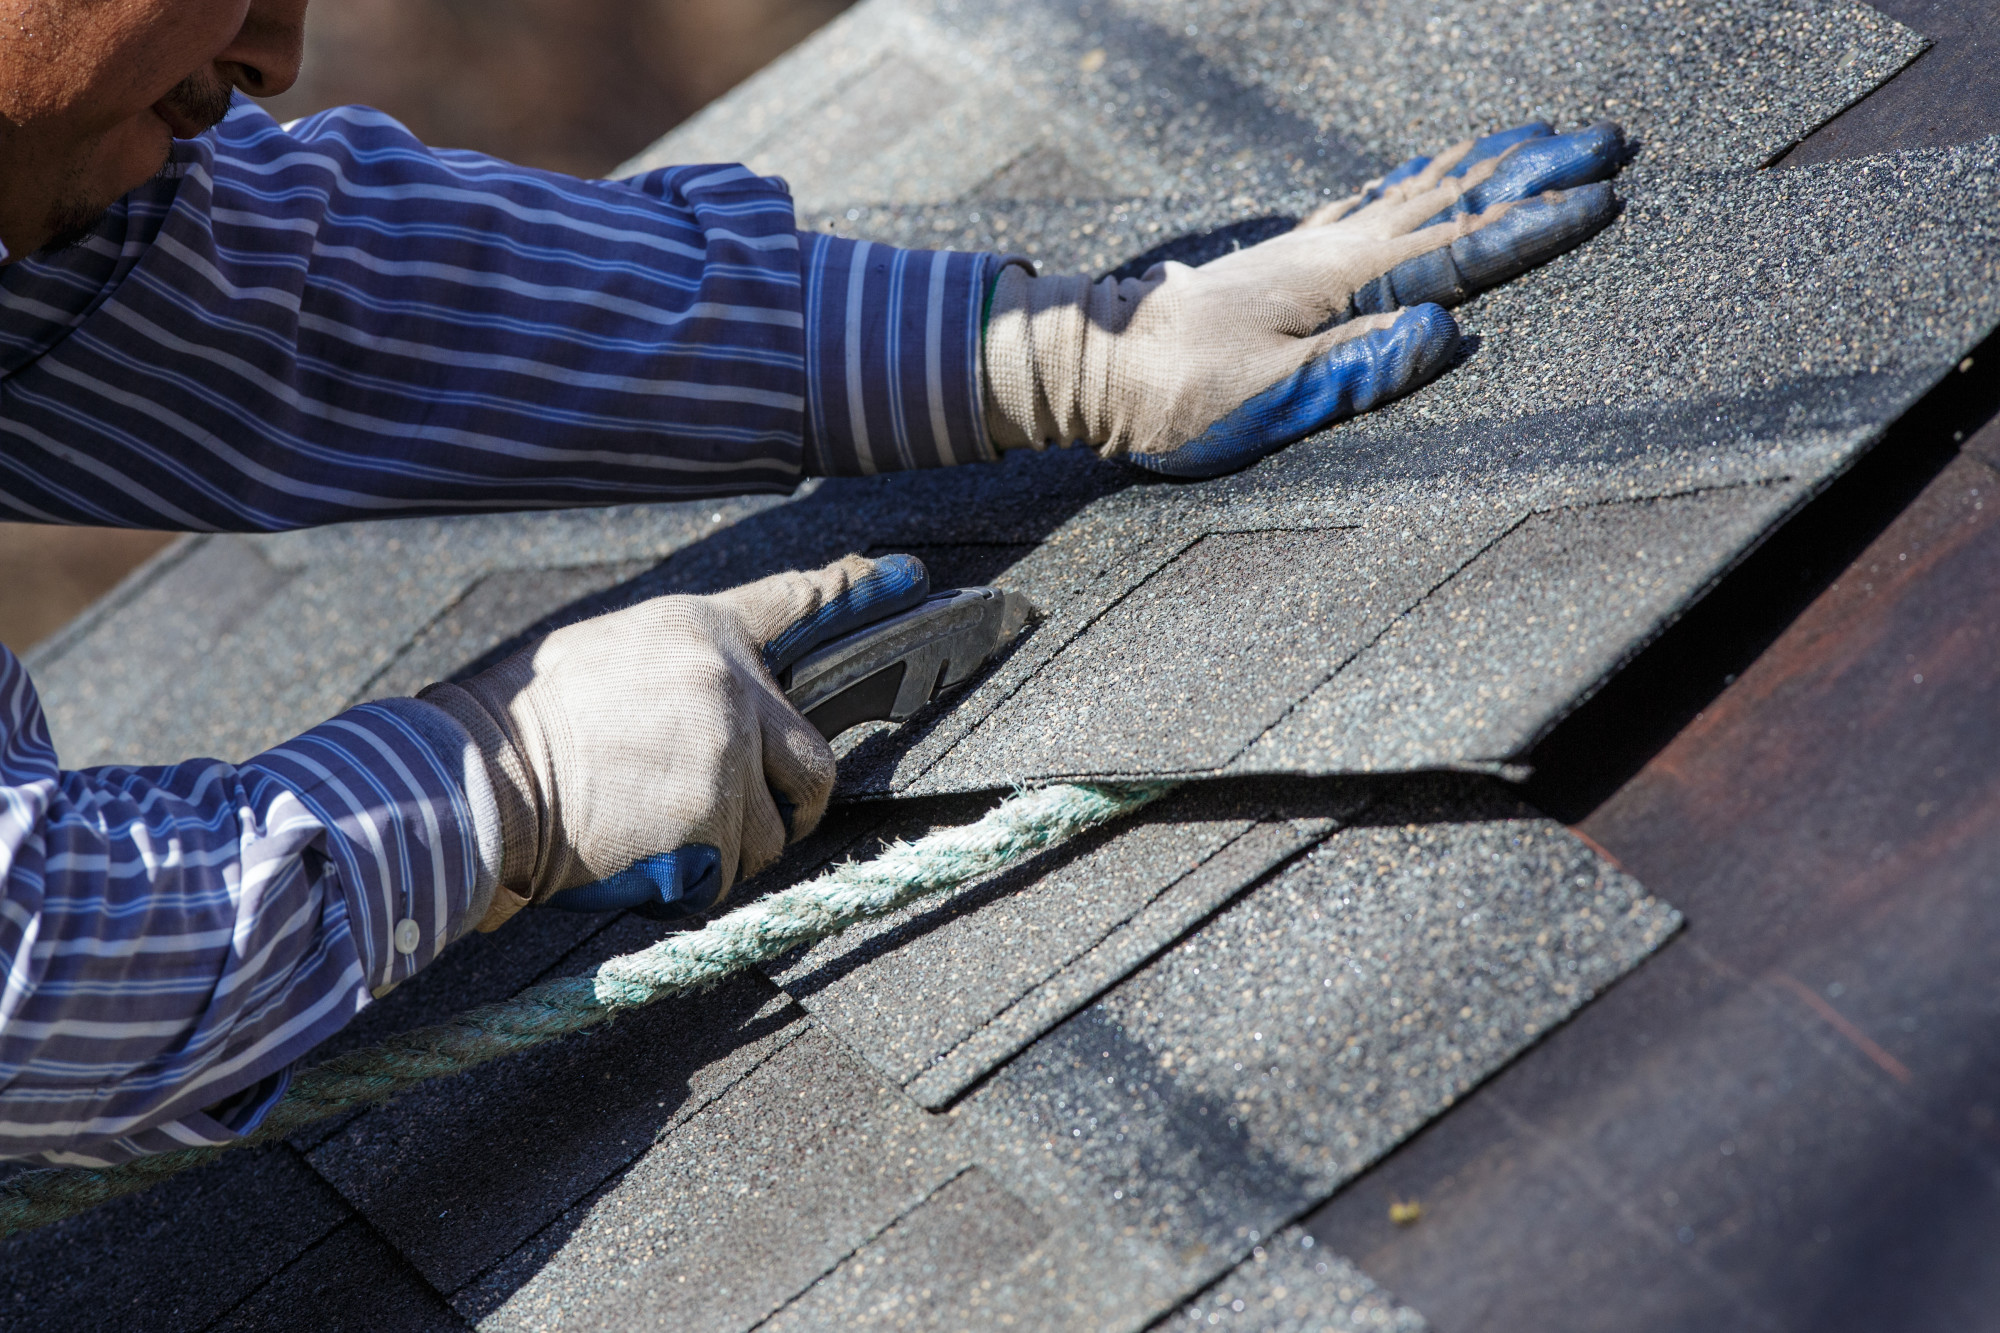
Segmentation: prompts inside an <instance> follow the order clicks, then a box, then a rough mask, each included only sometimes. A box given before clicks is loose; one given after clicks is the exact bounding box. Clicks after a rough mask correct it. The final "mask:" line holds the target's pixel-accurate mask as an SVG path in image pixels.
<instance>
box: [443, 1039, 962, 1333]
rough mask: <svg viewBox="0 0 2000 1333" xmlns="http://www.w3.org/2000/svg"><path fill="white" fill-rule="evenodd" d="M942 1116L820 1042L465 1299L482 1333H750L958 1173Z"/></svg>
mask: <svg viewBox="0 0 2000 1333" xmlns="http://www.w3.org/2000/svg"><path fill="white" fill-rule="evenodd" d="M963 1165H964V1162H963V1161H962V1159H961V1158H960V1156H959V1155H958V1152H957V1151H956V1150H955V1149H954V1147H953V1145H952V1144H951V1143H950V1141H949V1139H948V1137H947V1136H946V1135H945V1134H943V1133H942V1132H941V1131H940V1129H939V1127H938V1126H936V1125H934V1124H932V1123H931V1118H930V1117H929V1116H927V1115H925V1113H924V1112H922V1111H920V1110H918V1109H917V1108H916V1107H915V1106H913V1105H911V1104H910V1102H909V1101H908V1100H907V1099H906V1098H904V1097H903V1096H902V1095H901V1094H899V1093H896V1092H894V1091H892V1090H891V1089H889V1088H887V1087H885V1086H884V1085H883V1084H882V1083H881V1082H880V1081H879V1080H877V1079H875V1078H874V1077H873V1076H872V1075H870V1074H869V1073H867V1072H866V1070H865V1068H863V1067H862V1066H860V1065H857V1064H856V1063H854V1062H853V1061H852V1060H851V1059H850V1058H849V1057H848V1056H847V1055H845V1054H844V1053H843V1052H842V1051H841V1050H840V1048H839V1046H838V1044H836V1043H835V1042H833V1041H832V1040H830V1039H829V1038H827V1037H825V1036H824V1035H822V1034H819V1033H808V1034H807V1035H805V1036H804V1037H802V1038H800V1039H799V1040H797V1041H793V1042H791V1043H790V1044H788V1045H786V1046H785V1048H784V1049H783V1050H781V1051H779V1052H778V1053H777V1054H776V1055H774V1056H773V1057H772V1058H771V1059H770V1060H768V1061H766V1062H765V1063H764V1064H762V1065H760V1066H759V1067H758V1068H757V1070H756V1071H755V1072H754V1073H753V1074H752V1075H751V1076H750V1077H749V1078H747V1079H745V1080H744V1081H743V1082H742V1083H740V1084H739V1085H737V1086H736V1087H735V1088H733V1089H731V1090H730V1092H729V1093H727V1094H726V1095H724V1096H723V1097H722V1098H721V1099H720V1100H718V1101H716V1102H715V1103H714V1104H712V1105H710V1106H708V1107H706V1108H705V1109H704V1110H703V1111H702V1112H701V1113H700V1114H698V1115H696V1116H695V1117H694V1118H692V1119H691V1120H689V1121H687V1122H686V1123H685V1124H683V1125H681V1126H680V1127H679V1128H678V1129H677V1130H676V1132H675V1133H673V1134H672V1135H670V1136H669V1137H668V1138H667V1139H666V1140H665V1141H664V1142H662V1143H661V1144H660V1145H659V1146H657V1147H655V1148H653V1149H652V1151H650V1152H648V1153H647V1154H646V1155H645V1156H643V1157H641V1158H640V1159H639V1160H638V1161H637V1162H636V1163H634V1164H633V1166H632V1167H631V1168H630V1169H629V1170H627V1171H626V1172H625V1173H624V1174H623V1175H622V1176H620V1177H619V1178H618V1180H616V1181H615V1182H614V1183H612V1184H611V1185H609V1186H607V1187H606V1188H605V1189H604V1190H603V1191H602V1192H601V1193H599V1194H598V1195H596V1196H595V1197H593V1198H591V1199H588V1200H586V1201H585V1202H584V1203H582V1204H579V1205H578V1206H577V1207H576V1208H574V1209H572V1210H570V1211H569V1212H568V1213H566V1214H564V1215H563V1216H562V1217H561V1218H559V1219H557V1221H556V1222H555V1223H554V1224H553V1225H551V1226H550V1227H548V1228H547V1229H545V1230H544V1231H543V1232H542V1233H541V1234H540V1235H538V1236H537V1237H536V1238H535V1239H534V1241H533V1242H531V1243H530V1244H529V1245H527V1246H524V1247H523V1248H522V1249H521V1250H519V1251H517V1252H516V1253H515V1254H514V1255H512V1256H510V1257H509V1258H508V1259H507V1260H506V1261H505V1262H503V1263H502V1264H500V1265H499V1266H498V1267H496V1268H495V1269H493V1270H492V1271H490V1272H488V1273H486V1274H484V1275H483V1276H482V1277H481V1278H480V1279H479V1280H478V1281H477V1282H476V1283H474V1284H473V1285H472V1286H470V1287H468V1288H466V1289H465V1290H464V1291H462V1292H460V1293H459V1294H458V1295H457V1296H456V1297H455V1298H454V1304H455V1305H456V1306H457V1307H458V1308H459V1310H460V1311H461V1312H462V1313H464V1314H466V1315H467V1316H468V1317H470V1318H475V1319H477V1320H478V1321H479V1323H480V1326H481V1327H482V1328H489V1329H493V1330H496V1331H498V1330H506V1329H515V1328H533V1327H542V1326H545V1325H547V1324H552V1323H556V1322H558V1321H559V1320H562V1321H570V1322H578V1323H582V1324H584V1325H586V1326H588V1327H591V1328H600V1329H627V1328H673V1327H679V1328H713V1329H723V1328H741V1327H745V1326H747V1325H749V1324H751V1323H753V1322H755V1321H756V1320H758V1319H761V1318H763V1317H764V1316H766V1315H768V1314H769V1313H771V1312H772V1311H774V1310H776V1309H777V1308H778V1307H779V1306H781V1305H782V1304H783V1303H784V1302H785V1301H787V1300H788V1299H790V1298H791V1297H792V1296H793V1295H795V1294H796V1293H798V1292H800V1291H802V1290H804V1289H805V1288H806V1287H807V1286H809V1285H810V1284H811V1283H812V1282H813V1281H815V1280H816V1279H817V1278H819V1277H820V1276H821V1275H822V1274H824V1273H826V1272H829V1271H830V1270H832V1269H833V1268H835V1267H836V1266H837V1265H838V1264H839V1263H840V1262H841V1260H842V1259H844V1258H845V1257H846V1256H847V1255H849V1254H850V1253H852V1252H853V1251H854V1250H855V1249H856V1248H858V1247H859V1246H860V1245H862V1244H863V1243H864V1242H866V1241H867V1240H868V1239H869V1238H870V1237H872V1236H875V1235H876V1234H878V1233H879V1232H881V1231H882V1230H883V1229H885V1228H887V1227H889V1226H890V1225H892V1224H893V1223H894V1222H895V1221H896V1219H898V1218H899V1217H902V1216H904V1215H905V1214H907V1213H908V1212H910V1211H911V1210H912V1209H913V1208H915V1207H916V1206H917V1205H918V1204H919V1203H921V1202H922V1201H923V1200H924V1199H925V1198H927V1197H929V1196H930V1195H931V1194H932V1193H933V1192H934V1191H935V1190H936V1189H937V1188H938V1186H940V1185H942V1184H943V1183H944V1182H945V1181H947V1180H949V1179H951V1178H952V1177H953V1176H955V1175H956V1174H958V1172H959V1170H960V1169H961V1168H962V1167H963Z"/></svg>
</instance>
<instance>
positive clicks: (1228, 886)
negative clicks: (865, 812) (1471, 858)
mask: <svg viewBox="0 0 2000 1333" xmlns="http://www.w3.org/2000/svg"><path fill="white" fill-rule="evenodd" d="M1343 799H1344V800H1345V802H1346V805H1347V808H1349V809H1353V808H1358V806H1359V803H1360V802H1359V799H1358V798H1357V797H1355V796H1353V795H1352V794H1347V795H1345V797H1344V798H1343V796H1342V795H1340V794H1329V797H1328V799H1327V800H1326V801H1325V802H1324V803H1323V805H1322V809H1323V810H1326V811H1329V812H1331V811H1337V810H1339V809H1340V808H1341V803H1342V801H1343ZM1297 803H1298V804H1303V802H1297ZM1286 804H1287V802H1286V801H1285V800H1284V799H1283V798H1282V797H1280V796H1278V795H1277V794H1275V793H1271V792H1264V791H1253V792H1244V793H1227V794H1214V793H1207V792H1190V793H1187V794H1185V795H1184V796H1180V797H1175V798H1170V799H1169V800H1167V801H1165V802H1162V803H1161V804H1160V805H1157V806H1154V807H1152V808H1150V809H1148V810H1146V811H1144V812H1142V813H1141V814H1140V815H1138V816H1136V817H1135V818H1133V819H1131V820H1128V821H1124V822H1122V823H1121V824H1119V825H1118V826H1117V827H1116V828H1114V829H1111V830H1108V831H1106V832H1104V833H1101V834H1096V835H1090V836H1086V837H1084V838H1082V839H1079V840H1078V841H1077V842H1075V843H1072V844H1070V845H1068V846H1065V847H1063V848H1060V849H1058V850H1057V851H1055V852H1052V853H1049V854H1047V855H1044V856H1041V857H1038V858H1036V859H1035V860H1033V861H1030V862H1028V863H1027V864H1026V865H1024V866H1021V867H1019V868H1017V869H1016V870H1014V871H1010V872H1008V873H1006V874H1003V875H1001V876H998V877H996V878H994V879H991V880H988V881H985V882H982V883H975V884H972V885H969V886H967V887H966V888H964V889H960V890H957V891H956V892H954V893H952V894H950V895H947V896H945V897H944V898H942V899H927V900H925V901H924V902H921V903H918V904H915V905H914V906H912V907H909V908H906V909H904V910H903V911H901V912H898V913H895V914H893V915H891V916H887V917H884V918H881V919H880V920H877V921H871V922H866V923H863V924H861V925H858V926H855V927H853V928H852V929H850V930H848V931H846V932H845V933H843V934H841V935H838V936H834V937H832V938H830V939H828V940H825V941H822V942H821V943H820V944H818V945H816V946H814V947H813V948H811V949H809V950H807V951H806V952H805V953H804V954H803V955H800V956H796V957H794V958H792V959H790V960H787V961H786V962H785V963H784V965H783V966H781V967H777V968H772V969H769V971H770V975H771V976H772V979H773V980H775V981H777V982H778V983H779V984H780V985H782V986H783V987H785V989H786V990H787V991H788V992H790V993H791V994H792V995H794V996H795V997H797V998H798V999H799V1001H800V1002H801V1003H802V1004H804V1005H805V1006H806V1008H808V1009H809V1010H811V1011H812V1013H813V1014H814V1016H815V1017H817V1018H819V1019H820V1020H821V1021H823V1022H825V1023H826V1024H827V1025H828V1026H829V1027H830V1028H832V1029H833V1030H834V1031H835V1032H837V1033H838V1034H840V1036H842V1037H843V1038H844V1039H845V1040H847V1041H848V1042H849V1043H851V1044H852V1045H853V1046H854V1047H855V1049H856V1050H858V1051H859V1052H860V1053H861V1054H862V1055H863V1056H864V1057H865V1058H866V1059H867V1060H868V1061H869V1062H870V1063H871V1064H872V1065H874V1066H875V1068H876V1069H877V1070H878V1071H879V1072H880V1073H881V1074H882V1075H883V1076H884V1077H885V1078H887V1079H889V1080H890V1082H892V1083H895V1084H899V1085H903V1086H905V1087H907V1088H908V1089H909V1091H910V1093H911V1094H912V1095H913V1096H915V1097H916V1098H917V1099H918V1100H919V1101H921V1102H922V1103H923V1104H924V1105H927V1106H939V1105H942V1104H944V1103H945V1102H947V1101H948V1100H950V1099H951V1098H952V1097H954V1096H956V1095H957V1094H958V1093H959V1092H962V1091H963V1090H964V1089H965V1088H966V1087H967V1086H969V1085H970V1084H971V1083H973V1082H974V1081H976V1080H977V1079H979V1078H980V1077H982V1076H984V1075H985V1074H986V1073H987V1071H988V1070H990V1069H992V1068H993V1067H994V1066H995V1065H997V1064H999V1063H1001V1062H1002V1061H1004V1060H1006V1059H1007V1058H1009V1057H1011V1056H1012V1055H1013V1054H1014V1053H1015V1052H1016V1051H1018V1050H1019V1049H1020V1048H1021V1047H1022V1046H1024V1045H1026V1044H1027V1043H1028V1042H1030V1041H1032V1040H1033V1039H1034V1038H1035V1037H1037V1036H1039V1035H1040V1034H1041V1033H1042V1032H1044V1031H1046V1030H1047V1029H1048V1028H1049V1027H1051V1026H1052V1025H1054V1024H1055V1023H1056V1022H1058V1021H1060V1020H1061V1019H1062V1018H1064V1017H1066V1016H1067V1015H1068V1014H1070V1013H1073V1012H1074V1011H1075V1010H1076V1009H1078V1008H1080V1007H1081V1006H1082V1005H1083V1004H1085V1003H1086V1002H1088V1001H1089V1000H1090V999H1091V998H1092V997H1094V996H1095V995H1096V994H1098V993H1099V992H1100V991H1102V990H1103V989H1104V988H1105V987H1107V986H1109V985H1111V984H1112V983H1114V982H1116V981H1117V980H1118V979H1119V978H1120V977H1122V976H1123V975H1124V974H1125V973H1126V972H1127V971H1129V970H1130V969H1131V968H1133V967H1135V966H1137V965H1138V964H1139V963H1140V962H1142V961H1143V960H1144V959H1146V958H1147V957H1148V956H1150V955H1151V954H1152V953H1153V952H1155V951H1156V950H1158V949H1160V948H1162V947H1164V946H1166V945H1167V944H1169V943H1171V942H1172V941H1173V940H1174V939H1175V938H1177V937H1178V936H1179V935H1180V934H1181V933H1182V932H1184V931H1185V930H1187V929H1188V928H1189V927H1190V926H1191V925H1193V924H1194V923H1195V922H1196V921H1199V920H1200V919H1201V918H1202V917H1203V916H1205V915H1206V914H1207V913H1209V912H1211V911H1213V910H1214V909H1215V908H1216V907H1217V906H1219V905H1220V904H1221V903H1222V902H1224V901H1226V900H1227V899H1228V898H1229V897H1230V896H1232V895H1233V894H1235V893H1236V892H1238V891H1240V890H1241V889H1242V888H1243V887H1245V886H1246V885H1248V884H1249V883H1251V882H1252V881H1254V880H1255V879H1256V878H1257V877H1258V876H1260V875H1262V874H1263V873H1264V872H1265V871H1266V870H1268V869H1269V868H1270V867H1271V866H1273V865H1275V864H1277V863H1278V862H1279V861H1281V860H1283V859H1284V858H1285V857H1286V856H1288V855H1290V854H1292V853H1293V852H1295V851H1297V850H1298V849H1299V848H1301V847H1304V846H1306V845H1309V844H1310V843H1311V842H1312V841H1313V840H1314V839H1316V838H1317V837H1319V836H1321V835H1323V834H1324V833H1325V832H1326V830H1327V829H1328V828H1330V827H1332V822H1333V821H1332V819H1331V818H1330V817H1329V816H1328V815H1327V814H1320V815H1318V816H1316V817H1306V818H1286V817H1284V811H1283V807H1284V806H1285V805H1286ZM895 832H896V833H897V834H898V835H899V836H900V835H901V834H902V832H903V830H901V829H897V830H895Z"/></svg>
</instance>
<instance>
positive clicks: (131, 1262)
mask: <svg viewBox="0 0 2000 1333" xmlns="http://www.w3.org/2000/svg"><path fill="white" fill-rule="evenodd" d="M349 1216H350V1214H349V1212H348V1210H347V1208H346V1206H345V1205H344V1204H342V1203H341V1201H340V1198H339V1196H337V1195H336V1194H335V1193H334V1192H333V1191H332V1190H331V1189H329V1188H327V1186H326V1183H325V1182H324V1181H322V1180H320V1179H319V1178H318V1177H317V1176H315V1175H314V1174H313V1173H312V1172H311V1171H309V1170H308V1169H306V1167H305V1165H304V1164H303V1163H301V1162H300V1161H299V1159H298V1156H297V1154H295V1153H293V1152H292V1151H291V1149H289V1148H286V1147H284V1146H283V1145H278V1146H275V1147H270V1148H263V1149H259V1150H257V1151H255V1152H246V1153H241V1154H238V1155H236V1156H232V1157H228V1158H225V1159H223V1160H222V1161H220V1162H216V1163H213V1164H211V1165H209V1166H205V1167H202V1168H201V1169H199V1170H196V1171H190V1172H188V1173H187V1174H186V1175H182V1176H176V1177H174V1178H173V1179H171V1180H169V1181H167V1182H165V1183H164V1184H161V1185H159V1186H158V1187H156V1188H154V1189H153V1190H151V1191H149V1192H147V1193H144V1194H135V1195H128V1196H126V1197H125V1198H123V1199H117V1200H114V1201H112V1202H111V1203H108V1204H105V1205H104V1206H103V1207H101V1208H98V1209H96V1210H95V1211H93V1212H89V1213H85V1214H83V1215H82V1216H80V1217H73V1218H71V1219H69V1220H68V1221H66V1222H58V1223H56V1224H55V1225H53V1226H50V1227H45V1228H43V1229H42V1230H40V1231H31V1232H28V1233H27V1234H25V1235H21V1236H16V1237H14V1238H13V1239H11V1240H6V1241H0V1329H7V1330H17V1329H18V1330H20V1333H31V1331H32V1333H68V1331H69V1330H76V1331H77V1333H84V1330H90V1331H91V1333H95V1331H96V1330H99V1329H104V1328H117V1329H131V1330H134V1333H138V1331H139V1330H149V1331H150V1330H159V1331H161V1333H182V1331H183V1330H186V1331H188V1333H192V1330H195V1329H200V1328H204V1327H206V1326H207V1325H208V1324H209V1322H210V1321H212V1320H214V1319H215V1318H216V1317H217V1316H218V1315H221V1314H222V1313H224V1312H225V1311H227V1310H228V1309H230V1308H231V1307H232V1306H234V1305H235V1304H236V1303H237V1302H238V1301H240V1300H242V1299H243V1298H244V1297H245V1296H248V1295H249V1294H250V1293H251V1292H252V1291H254V1290H256V1289H257V1288H258V1287H259V1286H260V1285H261V1284H262V1283H263V1282H264V1281H265V1279H267V1278H269V1277H271V1276H272V1275H273V1274H275V1273H277V1272H279V1271H280V1270H281V1269H283V1268H284V1267H285V1266H286V1265H288V1264H289V1263H291V1261H292V1260H293V1259H294V1258H296V1257H297V1256H298V1255H299V1254H301V1253H303V1252H304V1251H305V1250H306V1249H307V1247H309V1246H311V1245H313V1244H314V1243H315V1242H317V1241H319V1240H320V1239H321V1238H322V1237H323V1236H325V1235H327V1234H328V1233H329V1232H331V1231H333V1230H334V1228H336V1227H338V1226H339V1225H340V1224H341V1223H342V1222H343V1221H345V1220H346V1219H347V1218H348V1217H349Z"/></svg>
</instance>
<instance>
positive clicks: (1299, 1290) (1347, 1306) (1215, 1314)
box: [1170, 1227, 1429, 1333]
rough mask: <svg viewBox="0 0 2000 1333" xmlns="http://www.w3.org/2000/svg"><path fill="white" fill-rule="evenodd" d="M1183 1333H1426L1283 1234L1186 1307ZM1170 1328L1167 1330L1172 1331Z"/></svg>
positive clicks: (1340, 1263) (1326, 1258) (1318, 1252)
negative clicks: (1195, 1331)
mask: <svg viewBox="0 0 2000 1333" xmlns="http://www.w3.org/2000/svg"><path fill="white" fill-rule="evenodd" d="M1182 1313H1183V1314H1184V1315H1185V1317H1186V1319H1187V1327H1189V1328H1194V1327H1197V1326H1199V1327H1202V1328H1223V1329H1229V1330H1231V1331H1232V1333H1377V1331H1378V1330H1379V1331H1380V1333H1424V1331H1425V1330H1426V1329H1427V1328H1429V1325H1428V1324H1426V1323H1425V1322H1424V1318H1423V1316H1422V1315H1420V1314H1418V1313H1417V1312H1416V1311H1415V1310H1412V1309H1411V1308H1410V1307H1409V1306H1407V1305H1402V1304H1399V1303H1398V1302H1397V1301H1396V1299H1395V1298H1394V1297H1392V1296H1390V1295H1389V1294H1388V1293H1387V1292H1385V1291H1383V1290H1382V1288H1380V1287H1379V1286H1377V1285H1376V1284H1375V1283H1374V1281H1372V1280H1371V1279H1370V1278H1369V1277H1368V1275H1367V1274H1365V1273H1363V1272H1362V1271H1361V1270H1360V1269H1358V1268H1356V1267H1355V1266H1354V1265H1353V1264H1351V1263H1349V1262H1348V1261H1347V1260H1345V1259H1343V1258H1341V1257H1340V1256H1339V1255H1337V1254H1329V1253H1327V1252H1326V1251H1325V1250H1323V1249H1319V1248H1318V1247H1317V1246H1315V1245H1314V1243H1313V1238H1312V1237H1311V1236H1309V1235H1307V1234H1306V1233H1305V1231H1304V1230H1302V1229H1301V1228H1298V1227H1287V1228H1286V1229H1285V1230H1284V1231H1282V1232H1280V1233H1279V1234H1278V1235H1276V1236H1273V1237H1271V1238H1270V1239H1269V1240H1267V1241H1266V1242H1264V1244H1262V1245H1259V1246H1258V1247H1257V1248H1256V1249H1254V1250H1253V1251H1251V1255H1250V1257H1249V1258H1248V1259H1245V1260H1244V1261H1243V1262H1242V1263H1240V1264H1238V1265H1237V1266H1236V1267H1235V1269H1234V1270H1232V1271H1231V1272H1230V1273H1229V1274H1228V1275H1227V1276H1226V1277H1224V1278H1223V1279H1222V1280H1221V1281H1220V1282H1218V1283H1216V1284H1215V1285H1214V1286H1213V1287H1210V1288H1209V1289H1208V1290H1207V1291H1204V1292H1202V1293H1201V1294H1199V1295H1197V1296H1195V1297H1194V1298H1193V1299H1191V1300H1190V1301H1188V1303H1187V1305H1186V1306H1184V1307H1183V1309H1182ZM1170 1327H1171V1325H1170Z"/></svg>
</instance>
